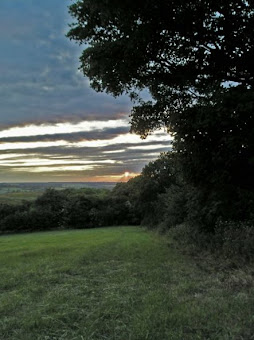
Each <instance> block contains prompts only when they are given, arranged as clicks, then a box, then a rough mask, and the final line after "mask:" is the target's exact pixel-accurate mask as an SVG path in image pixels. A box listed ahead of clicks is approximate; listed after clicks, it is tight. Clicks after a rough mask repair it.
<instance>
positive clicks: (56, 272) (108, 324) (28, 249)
mask: <svg viewBox="0 0 254 340" xmlns="http://www.w3.org/2000/svg"><path fill="white" fill-rule="evenodd" d="M252 274H253V273H252ZM253 315H254V288H253V281H251V278H250V275H247V274H246V273H245V272H243V271H240V270H235V271H234V272H232V271H231V272H229V271H220V270H216V269H215V268H214V267H213V265H212V264H207V263H205V262H202V261H201V260H198V261H197V260H196V261H194V259H192V258H189V257H187V256H185V255H182V254H181V253H180V252H179V251H178V250H177V249H175V248H174V247H173V243H172V242H170V241H169V240H168V239H166V238H162V237H160V236H157V235H155V234H153V233H151V232H147V231H145V230H142V229H140V228H136V227H121V228H120V227H117V228H114V227H112V228H101V229H90V230H84V231H80V230H79V231H62V232H47V233H46V232H45V233H34V234H20V235H13V236H2V237H0V339H5V340H7V339H11V340H22V339H24V340H42V339H43V340H46V339H47V340H51V339H52V340H54V339H57V340H58V339H59V340H60V339H67V340H74V339H75V340H76V339H79V340H84V339H85V340H97V339H98V340H99V339H100V340H101V339H112V340H113V339H114V340H116V339H118V340H128V339H130V340H134V339H135V340H143V339H150V340H198V339H200V340H207V339H214V340H215V339H218V340H219V339H225V340H226V339H227V340H233V339H235V340H238V339H239V340H240V339H244V340H250V339H253V334H254V323H253V321H254V320H253Z"/></svg>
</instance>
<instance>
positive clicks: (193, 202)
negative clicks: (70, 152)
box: [0, 152, 254, 260]
mask: <svg viewBox="0 0 254 340" xmlns="http://www.w3.org/2000/svg"><path fill="white" fill-rule="evenodd" d="M183 161H184V159H183V155H182V154H181V153H177V152H168V153H164V154H161V156H160V157H159V158H158V159H157V160H155V161H153V162H150V163H149V164H148V165H146V166H145V167H144V169H143V170H142V173H141V175H140V176H137V177H135V178H133V179H131V180H129V181H128V182H127V183H118V184H117V185H116V186H115V187H114V188H113V190H111V191H110V190H107V189H86V190H83V189H80V190H77V189H65V190H56V189H47V190H46V191H45V192H44V193H43V194H42V195H41V196H39V197H38V198H37V199H36V200H35V201H34V202H27V201H24V202H23V203H22V204H19V205H8V204H0V232H1V233H14V232H15V233H16V232H27V231H39V230H55V229H65V228H67V229H68V228H82V229H84V228H94V227H101V226H112V225H115V226H116V225H145V226H148V227H150V228H153V229H157V230H159V231H161V232H170V234H171V236H173V237H174V238H175V239H177V240H178V242H180V243H182V245H184V246H186V245H195V246H196V247H197V246H198V247H200V248H203V249H204V248H206V249H210V250H212V251H214V250H218V251H219V252H221V251H222V252H225V254H226V256H230V257H232V256H240V257H241V258H243V259H245V260H249V259H252V258H254V228H253V223H254V209H253V202H254V194H253V192H252V190H248V188H240V186H236V185H235V184H233V183H232V184H231V186H230V185H229V181H228V186H227V187H226V188H225V186H221V187H220V186H216V185H214V186H212V185H211V184H210V183H211V182H212V183H215V182H216V181H219V178H218V172H215V173H214V174H213V176H214V179H213V180H212V173H213V172H212V169H211V170H210V174H209V177H208V169H207V182H206V181H205V178H204V180H203V182H202V185H197V184H196V185H195V184H194V183H191V181H187V180H186V175H185V173H187V174H188V173H189V170H190V164H189V168H188V169H187V170H186V171H185V170H184V169H183V168H182V165H183ZM195 175H197V174H195ZM205 183H206V185H205ZM226 193H227V195H226Z"/></svg>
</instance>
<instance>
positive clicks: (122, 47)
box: [67, 0, 254, 135]
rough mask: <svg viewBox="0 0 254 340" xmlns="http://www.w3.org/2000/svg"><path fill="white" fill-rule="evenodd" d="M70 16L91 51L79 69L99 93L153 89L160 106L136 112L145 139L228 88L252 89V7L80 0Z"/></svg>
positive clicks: (218, 1) (218, 2) (219, 0)
mask: <svg viewBox="0 0 254 340" xmlns="http://www.w3.org/2000/svg"><path fill="white" fill-rule="evenodd" d="M70 13H71V15H72V16H73V17H74V19H75V20H76V21H75V22H74V23H73V24H72V25H71V29H70V31H69V33H68V34H67V36H68V37H69V38H70V39H74V40H76V41H77V42H79V43H81V44H82V43H87V44H89V47H87V48H86V49H85V50H84V52H83V54H82V56H81V58H80V61H81V69H82V71H83V72H84V74H85V75H86V76H88V77H89V78H90V80H91V85H92V87H93V88H94V89H95V90H97V91H104V90H105V91H106V92H108V93H111V94H113V95H116V96H117V95H119V94H121V93H123V92H128V93H130V95H131V96H132V95H133V92H132V90H133V89H134V88H137V89H143V88H145V87H146V88H148V89H149V90H150V93H151V95H152V97H153V99H154V101H155V103H152V102H150V103H144V104H143V105H142V110H140V109H139V110H138V109H134V111H133V116H132V121H133V130H134V131H137V132H140V133H141V134H144V135H145V134H147V133H148V132H149V131H150V130H151V129H154V128H157V127H158V126H161V125H162V124H166V125H169V123H170V121H169V120H170V117H169V116H171V115H172V113H174V112H175V113H177V112H178V111H179V110H180V111H181V110H182V109H184V108H185V107H186V106H187V105H190V103H193V100H195V101H196V100H197V98H199V97H200V96H202V95H204V94H206V95H207V93H208V92H211V91H212V89H214V88H217V87H218V86H221V85H222V84H224V83H225V82H235V83H238V84H241V85H243V86H245V87H248V88H252V87H253V84H254V65H253V62H252V60H253V56H254V46H253V29H254V14H253V13H254V2H253V1H246V0H237V1H235V0H234V1H233V0H231V1H224V0H209V1H208V0H204V1H200V0H191V1H176V0H171V1H165V0H137V1H131V0H125V1H117V0H82V1H80V0H79V1H76V3H75V4H73V5H71V6H70ZM139 122H142V124H139ZM145 125H146V127H145Z"/></svg>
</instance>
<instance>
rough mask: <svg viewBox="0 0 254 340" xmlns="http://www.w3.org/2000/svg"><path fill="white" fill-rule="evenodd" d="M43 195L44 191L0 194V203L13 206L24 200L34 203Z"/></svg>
mask: <svg viewBox="0 0 254 340" xmlns="http://www.w3.org/2000/svg"><path fill="white" fill-rule="evenodd" d="M42 194H43V192H42V191H10V192H6V193H0V203H6V204H13V205H15V204H20V203H22V202H23V201H24V200H26V201H34V200H36V198H37V197H38V196H40V195H42Z"/></svg>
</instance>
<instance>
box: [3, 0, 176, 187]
mask: <svg viewBox="0 0 254 340" xmlns="http://www.w3.org/2000/svg"><path fill="white" fill-rule="evenodd" d="M70 4H71V1H67V0H62V1H59V0H44V1H33V0H12V1H10V0H1V1H0V37H1V51H0V74H1V78H0V100H1V108H0V181H2V182H11V181H54V180H55V181H82V180H117V178H118V177H119V178H121V176H122V174H123V173H124V172H126V171H128V172H130V173H139V172H140V170H141V169H142V167H143V166H144V164H146V163H147V162H148V161H150V160H152V159H154V158H156V157H157V156H158V155H159V152H161V151H166V150H168V149H169V148H170V138H169V136H168V135H166V134H165V133H157V134H155V135H153V136H151V137H149V138H148V139H147V140H145V141H141V140H140V139H139V137H138V136H135V135H131V134H129V132H128V131H129V124H128V115H129V112H130V109H131V103H130V101H129V99H128V98H127V97H124V96H122V97H120V98H118V99H114V98H112V97H111V96H108V95H106V94H104V93H96V92H94V91H93V90H92V89H90V88H89V82H88V80H87V79H85V78H84V77H83V76H82V75H81V74H80V72H78V57H79V55H80V52H81V48H80V47H78V46H77V45H74V44H73V43H71V42H70V41H68V40H67V39H66V38H65V33H66V32H67V30H68V25H67V23H68V22H70V21H71V18H70V17H69V16H68V8H67V7H68V5H70Z"/></svg>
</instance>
